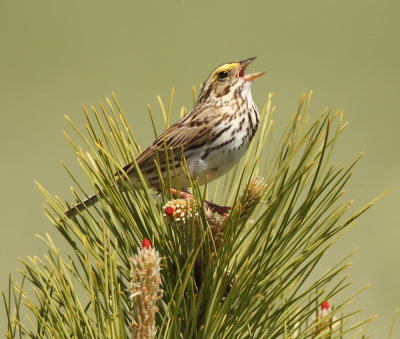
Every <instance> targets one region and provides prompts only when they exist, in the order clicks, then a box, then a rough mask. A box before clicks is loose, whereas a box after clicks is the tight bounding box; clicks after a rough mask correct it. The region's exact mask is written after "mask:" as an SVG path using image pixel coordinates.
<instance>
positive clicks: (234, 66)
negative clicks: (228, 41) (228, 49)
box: [212, 62, 240, 82]
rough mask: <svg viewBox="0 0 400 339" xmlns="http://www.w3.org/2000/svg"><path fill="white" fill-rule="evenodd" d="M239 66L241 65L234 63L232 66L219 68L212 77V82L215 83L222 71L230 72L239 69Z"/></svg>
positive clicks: (227, 65)
mask: <svg viewBox="0 0 400 339" xmlns="http://www.w3.org/2000/svg"><path fill="white" fill-rule="evenodd" d="M239 65H240V64H239V63H238V62H232V63H231V64H225V65H222V66H219V67H218V68H217V69H216V70H215V71H214V75H213V77H212V81H213V82H214V81H215V80H216V79H217V77H218V73H219V72H221V71H230V70H231V69H234V68H238V67H239Z"/></svg>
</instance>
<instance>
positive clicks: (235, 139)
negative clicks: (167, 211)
mask: <svg viewBox="0 0 400 339" xmlns="http://www.w3.org/2000/svg"><path fill="white" fill-rule="evenodd" d="M254 59H255V57H253V58H249V59H246V60H242V61H235V62H229V63H225V64H223V65H220V66H218V67H217V68H215V69H214V70H213V71H212V72H211V74H210V75H209V77H208V78H207V80H206V81H205V82H204V83H203V85H202V88H201V91H200V94H199V96H198V98H197V101H196V103H195V105H194V107H193V109H192V110H191V111H190V112H189V113H188V114H186V115H185V116H183V117H182V118H181V119H180V120H178V121H177V122H176V123H175V124H173V125H172V126H171V127H170V128H168V129H167V130H166V131H165V132H164V133H162V134H161V135H160V136H159V137H158V138H157V139H156V140H155V141H154V142H153V143H152V144H151V146H150V147H148V148H147V149H146V150H145V151H144V152H143V153H142V154H140V155H139V157H138V158H137V159H136V162H137V165H138V167H139V169H140V171H141V173H142V174H143V177H144V178H145V180H146V181H147V183H148V184H149V185H150V186H152V187H154V188H159V187H160V184H159V172H158V170H157V167H159V169H160V170H161V174H162V177H163V178H166V177H167V172H168V167H169V168H170V169H174V170H173V171H172V170H171V171H169V172H170V177H171V182H172V184H173V185H174V187H189V186H190V180H189V178H188V176H187V171H185V170H184V169H183V161H182V160H183V159H185V164H186V166H187V169H188V171H189V173H190V176H191V177H192V179H194V180H197V182H198V183H199V184H200V185H202V184H205V183H206V182H210V181H212V180H215V179H216V178H218V177H220V176H222V175H223V174H225V173H226V172H228V171H229V170H230V169H231V168H232V167H233V166H234V165H235V164H237V162H238V161H239V160H240V158H241V157H242V156H243V155H244V154H245V152H246V150H247V149H248V147H249V144H250V142H251V140H252V139H253V137H254V134H255V133H256V131H257V127H258V123H259V119H260V114H259V111H258V108H257V106H256V104H255V103H254V101H253V97H252V93H251V87H252V84H253V80H255V79H257V78H258V77H260V76H261V75H263V74H264V72H259V73H253V74H245V71H246V67H247V66H248V65H249V64H250V63H251V62H252V61H253V60H254ZM165 150H167V151H165ZM123 170H124V172H125V173H124V176H126V177H129V178H130V181H129V182H130V185H129V186H131V188H132V189H138V187H140V184H139V180H138V175H137V172H136V168H135V165H134V164H133V163H131V164H128V165H126V166H125V167H124V168H123ZM121 177H123V176H121ZM120 180H123V179H120ZM122 186H126V185H122V183H121V187H122ZM175 191H176V190H175ZM181 194H186V195H187V194H188V193H186V192H183V191H182V193H181ZM103 195H104V193H103V192H102V191H101V192H98V193H97V194H94V195H92V196H90V197H89V198H88V199H86V200H85V201H83V202H82V203H79V204H78V205H76V206H74V207H73V208H71V209H69V210H68V211H67V212H66V215H67V216H68V217H71V216H73V215H75V214H76V213H77V212H78V211H81V210H84V209H85V208H87V207H89V206H91V205H93V204H94V203H96V202H97V201H98V199H99V198H101V197H102V196H103ZM210 205H212V208H213V210H214V211H216V212H221V214H222V213H225V212H226V208H225V207H222V206H221V208H222V209H219V208H218V207H219V206H218V205H215V204H212V203H210Z"/></svg>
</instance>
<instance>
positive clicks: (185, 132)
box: [124, 107, 222, 175]
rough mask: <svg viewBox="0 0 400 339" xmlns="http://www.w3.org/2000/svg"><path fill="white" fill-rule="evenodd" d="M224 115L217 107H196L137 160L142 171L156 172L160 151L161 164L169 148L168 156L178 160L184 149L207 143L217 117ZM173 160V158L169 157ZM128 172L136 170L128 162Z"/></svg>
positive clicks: (126, 167)
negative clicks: (156, 162)
mask: <svg viewBox="0 0 400 339" xmlns="http://www.w3.org/2000/svg"><path fill="white" fill-rule="evenodd" d="M218 116H222V115H221V113H220V112H219V110H218V109H217V108H216V107H208V108H205V109H202V110H198V109H194V110H193V111H191V112H190V113H188V114H187V115H185V116H184V117H182V118H181V119H180V120H178V121H177V122H176V123H175V124H174V125H172V126H171V127H170V128H168V129H167V130H166V131H165V132H164V133H163V134H161V135H160V136H159V137H158V138H157V139H156V140H155V141H154V142H153V144H152V145H151V146H150V147H148V148H147V149H146V150H145V151H144V152H143V153H142V154H141V155H139V157H138V158H137V159H136V162H137V164H138V166H139V168H140V170H141V171H142V172H153V171H154V172H155V171H156V166H155V159H156V157H157V153H158V161H159V163H160V164H161V165H163V164H164V163H165V158H166V154H165V153H166V152H165V146H166V147H167V149H168V157H172V154H173V157H174V159H175V160H176V161H180V160H181V158H182V157H183V152H182V150H189V149H190V148H195V147H196V146H200V145H202V144H205V143H206V142H207V140H208V139H209V136H210V133H211V132H212V128H210V127H212V126H215V125H217V124H218V122H217V121H216V120H217V117H218ZM169 160H171V158H170V159H169ZM124 171H125V172H126V174H128V175H129V174H130V172H135V166H134V165H133V164H128V165H126V166H125V167H124Z"/></svg>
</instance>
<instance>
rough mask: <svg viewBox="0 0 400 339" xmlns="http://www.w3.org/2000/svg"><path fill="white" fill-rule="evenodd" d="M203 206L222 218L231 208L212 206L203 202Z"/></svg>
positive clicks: (227, 214)
mask: <svg viewBox="0 0 400 339" xmlns="http://www.w3.org/2000/svg"><path fill="white" fill-rule="evenodd" d="M204 204H205V205H207V207H208V208H209V209H210V210H211V212H213V213H218V214H219V215H220V216H222V217H227V216H229V214H230V213H231V210H232V207H231V206H220V205H217V204H214V203H213V202H211V201H207V200H206V201H204Z"/></svg>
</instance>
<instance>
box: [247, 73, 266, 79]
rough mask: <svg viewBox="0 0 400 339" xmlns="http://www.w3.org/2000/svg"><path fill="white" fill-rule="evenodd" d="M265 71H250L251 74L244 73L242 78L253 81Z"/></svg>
mask: <svg viewBox="0 0 400 339" xmlns="http://www.w3.org/2000/svg"><path fill="white" fill-rule="evenodd" d="M264 73H265V72H258V73H252V74H246V75H245V76H244V77H243V79H244V80H246V81H253V80H255V79H257V78H259V77H260V76H262V75H263V74H264Z"/></svg>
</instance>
